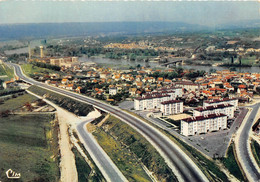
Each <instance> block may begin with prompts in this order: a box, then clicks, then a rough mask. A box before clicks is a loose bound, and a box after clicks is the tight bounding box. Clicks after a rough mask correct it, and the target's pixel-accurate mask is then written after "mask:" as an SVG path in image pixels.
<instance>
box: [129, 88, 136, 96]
mask: <svg viewBox="0 0 260 182" xmlns="http://www.w3.org/2000/svg"><path fill="white" fill-rule="evenodd" d="M136 91H137V88H130V89H129V93H130V95H131V96H135V95H136Z"/></svg>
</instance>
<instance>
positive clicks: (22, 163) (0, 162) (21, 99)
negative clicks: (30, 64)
mask: <svg viewBox="0 0 260 182" xmlns="http://www.w3.org/2000/svg"><path fill="white" fill-rule="evenodd" d="M35 100H37V98H36V97H34V96H31V95H29V94H24V95H22V96H18V97H16V98H11V99H9V100H6V101H5V102H4V103H3V104H1V105H0V111H5V110H14V109H17V108H19V107H21V106H23V105H24V103H26V102H32V101H35ZM58 130H59V127H58V123H57V121H56V120H54V115H53V114H37V115H32V114H30V115H8V116H7V117H2V118H0V149H1V150H0V181H8V180H7V178H6V176H5V171H7V170H8V169H10V168H11V169H12V170H14V171H15V172H18V173H21V176H22V177H21V179H19V180H16V181H58V180H59V166H58V164H59V148H58Z"/></svg>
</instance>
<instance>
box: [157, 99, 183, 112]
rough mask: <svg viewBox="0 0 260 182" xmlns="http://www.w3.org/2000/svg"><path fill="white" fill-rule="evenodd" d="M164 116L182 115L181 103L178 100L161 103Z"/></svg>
mask: <svg viewBox="0 0 260 182" xmlns="http://www.w3.org/2000/svg"><path fill="white" fill-rule="evenodd" d="M160 111H161V112H162V113H163V115H164V116H168V115H172V114H178V113H183V102H182V101H180V100H169V101H164V102H162V103H161V110H160Z"/></svg>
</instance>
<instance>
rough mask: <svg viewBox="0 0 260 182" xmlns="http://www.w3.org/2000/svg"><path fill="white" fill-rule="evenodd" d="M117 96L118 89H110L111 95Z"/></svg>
mask: <svg viewBox="0 0 260 182" xmlns="http://www.w3.org/2000/svg"><path fill="white" fill-rule="evenodd" d="M116 94H117V88H116V87H110V88H109V95H116Z"/></svg>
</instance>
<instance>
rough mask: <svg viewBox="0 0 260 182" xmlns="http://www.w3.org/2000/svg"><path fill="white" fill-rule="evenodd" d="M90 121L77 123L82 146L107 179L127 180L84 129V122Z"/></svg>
mask: <svg viewBox="0 0 260 182" xmlns="http://www.w3.org/2000/svg"><path fill="white" fill-rule="evenodd" d="M90 121H91V120H90ZM90 121H85V122H81V123H80V124H78V125H77V131H78V133H79V135H80V138H81V139H82V140H81V141H82V143H83V144H84V147H85V148H86V149H87V151H88V152H89V154H90V156H91V158H92V159H93V160H94V161H95V163H96V165H97V166H98V168H99V169H100V171H102V174H103V175H104V177H105V178H106V179H107V180H108V181H111V182H112V181H118V182H120V181H127V179H126V178H125V177H124V175H123V174H122V173H121V171H119V169H118V168H117V166H116V165H115V164H114V163H113V162H112V161H111V159H110V158H109V156H108V155H107V154H106V152H105V151H104V150H103V149H102V148H101V147H100V146H99V145H98V143H97V142H96V140H95V139H94V137H93V136H92V135H91V134H90V133H89V132H88V131H87V130H86V124H87V123H88V122H90Z"/></svg>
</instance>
